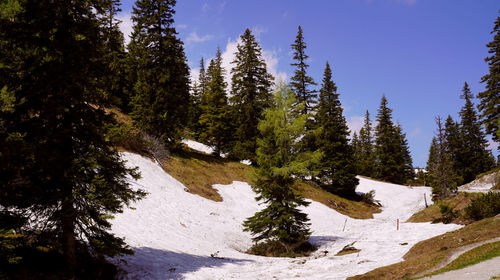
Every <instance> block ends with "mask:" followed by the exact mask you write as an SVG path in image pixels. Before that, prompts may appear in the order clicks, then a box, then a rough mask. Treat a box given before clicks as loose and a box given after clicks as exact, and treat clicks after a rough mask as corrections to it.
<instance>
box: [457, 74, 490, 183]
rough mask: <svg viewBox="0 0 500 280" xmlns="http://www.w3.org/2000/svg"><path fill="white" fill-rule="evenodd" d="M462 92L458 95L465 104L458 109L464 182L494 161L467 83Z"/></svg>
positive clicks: (469, 180)
mask: <svg viewBox="0 0 500 280" xmlns="http://www.w3.org/2000/svg"><path fill="white" fill-rule="evenodd" d="M462 92H463V94H462V95H461V96H460V97H461V98H462V99H464V100H465V104H464V106H463V107H462V109H461V110H460V117H461V123H460V128H461V135H462V137H463V144H464V148H465V149H464V154H463V160H464V161H466V162H464V169H463V174H462V175H463V179H464V183H468V182H471V181H472V180H474V179H475V178H476V175H478V174H480V173H483V172H486V171H488V170H490V169H491V168H493V166H494V164H495V162H494V158H493V157H492V155H491V153H490V152H489V151H488V150H487V149H486V147H487V141H486V138H485V135H484V133H483V130H482V128H481V123H480V122H479V120H478V117H477V113H476V110H475V108H474V104H473V103H472V99H473V98H474V97H473V95H472V93H471V91H470V88H469V85H468V84H467V83H465V84H464V87H463V89H462Z"/></svg>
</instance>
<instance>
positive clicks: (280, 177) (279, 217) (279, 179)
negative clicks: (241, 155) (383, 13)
mask: <svg viewBox="0 0 500 280" xmlns="http://www.w3.org/2000/svg"><path fill="white" fill-rule="evenodd" d="M294 104H295V98H294V96H293V93H292V91H291V90H290V89H289V88H288V87H287V86H285V85H281V86H280V89H279V90H278V91H276V93H275V97H274V104H273V105H274V106H273V107H272V108H269V109H267V110H266V111H265V112H264V119H263V120H261V121H260V123H259V131H260V132H261V138H259V139H258V148H257V162H258V166H259V168H258V169H257V173H256V174H257V180H256V182H255V183H254V184H253V185H252V188H253V190H254V191H255V192H256V193H257V197H256V200H257V201H262V202H263V203H265V204H266V207H265V208H264V209H263V210H261V211H259V212H257V213H255V215H253V216H252V217H250V218H248V219H247V220H246V221H245V222H244V223H243V226H244V230H245V231H250V232H251V233H252V235H253V236H254V237H253V240H254V241H255V242H259V241H279V242H281V243H282V244H283V245H285V247H286V248H287V249H288V248H290V247H291V245H293V244H297V243H301V242H304V241H307V239H308V238H309V236H310V234H311V232H310V231H309V223H308V221H309V219H308V217H307V214H305V213H303V212H301V211H300V210H299V209H298V207H300V206H307V205H308V204H309V202H307V201H306V200H304V198H302V197H300V196H298V195H297V194H295V193H294V192H293V190H292V186H293V185H294V183H295V176H301V175H305V174H306V173H307V165H308V164H309V163H310V160H311V159H315V158H316V159H317V158H318V154H317V153H315V154H311V153H308V154H304V153H302V152H301V151H300V149H299V147H298V146H297V142H298V139H299V138H300V137H301V135H303V133H304V131H305V122H306V118H307V115H301V116H299V117H297V116H296V114H295V112H294Z"/></svg>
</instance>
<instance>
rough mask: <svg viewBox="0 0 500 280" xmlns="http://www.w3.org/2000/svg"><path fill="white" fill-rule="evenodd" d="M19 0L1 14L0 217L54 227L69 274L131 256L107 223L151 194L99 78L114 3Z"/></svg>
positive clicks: (36, 228)
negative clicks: (122, 140)
mask: <svg viewBox="0 0 500 280" xmlns="http://www.w3.org/2000/svg"><path fill="white" fill-rule="evenodd" d="M14 2H15V5H12V6H9V5H7V9H4V8H5V7H6V6H4V5H2V12H0V21H1V22H0V42H1V44H0V45H1V47H0V65H2V66H1V67H0V88H2V91H1V92H2V104H1V105H2V106H1V111H0V185H1V186H2V188H1V190H0V212H1V216H2V219H0V220H1V221H0V222H2V223H3V222H5V221H6V219H4V217H5V216H10V217H12V216H16V217H17V218H18V219H17V221H21V222H20V224H18V225H17V226H18V230H19V229H23V230H25V231H27V230H31V231H32V232H37V231H40V230H43V231H45V232H46V233H48V234H49V236H51V237H53V238H52V240H51V242H53V244H52V246H54V247H55V248H57V249H58V250H61V251H62V252H63V253H64V256H65V260H66V262H67V268H68V269H69V270H70V271H74V270H75V269H76V267H77V266H78V265H79V260H78V255H79V253H81V254H85V255H87V254H89V253H90V254H92V255H94V256H96V257H101V258H102V257H103V256H106V255H107V256H114V255H117V254H122V253H130V252H131V251H130V250H128V249H127V247H126V246H125V243H124V241H123V239H121V238H118V237H115V236H114V235H113V234H111V233H110V232H109V229H110V227H111V225H110V223H109V221H108V218H109V217H110V215H112V214H113V213H117V212H120V211H122V208H123V206H124V205H127V204H128V203H130V202H131V201H134V200H136V199H139V198H141V197H142V196H143V195H144V193H143V192H141V191H134V190H132V189H131V187H130V186H129V183H128V181H127V180H126V176H127V175H131V176H133V177H135V178H137V177H138V174H137V173H136V172H135V171H134V170H132V169H129V168H126V167H125V165H124V162H123V161H122V160H120V158H119V155H118V153H117V151H116V150H115V149H113V147H112V144H111V143H110V142H109V141H107V140H106V138H105V134H106V129H105V127H106V126H105V124H109V123H112V122H113V118H112V117H111V116H110V115H107V114H106V113H105V112H104V110H103V107H102V105H104V104H106V101H107V99H106V97H105V95H103V94H102V93H103V92H104V91H105V88H106V87H105V86H103V84H101V83H99V82H97V81H99V78H100V77H101V75H103V74H104V75H107V72H105V71H107V70H109V67H108V65H106V64H104V63H103V60H102V59H101V58H102V57H103V55H105V52H106V48H105V45H104V44H103V40H101V35H102V34H103V29H102V25H101V22H100V21H99V15H98V14H96V12H97V11H104V10H106V9H108V8H109V3H107V2H106V1H90V2H83V1H63V0H59V1H58V0H53V1H19V2H17V1H12V2H10V3H11V4H12V3H14ZM2 4H4V3H2ZM103 71H104V72H103ZM28 215H29V216H30V217H31V218H34V219H33V220H32V221H35V222H31V223H27V220H28ZM13 226H15V225H14V224H1V227H3V228H5V227H13Z"/></svg>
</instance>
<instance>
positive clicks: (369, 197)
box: [361, 190, 382, 206]
mask: <svg viewBox="0 0 500 280" xmlns="http://www.w3.org/2000/svg"><path fill="white" fill-rule="evenodd" d="M361 201H363V202H365V203H367V204H370V205H376V206H382V204H380V201H378V200H376V199H375V190H371V191H369V192H367V193H362V194H361Z"/></svg>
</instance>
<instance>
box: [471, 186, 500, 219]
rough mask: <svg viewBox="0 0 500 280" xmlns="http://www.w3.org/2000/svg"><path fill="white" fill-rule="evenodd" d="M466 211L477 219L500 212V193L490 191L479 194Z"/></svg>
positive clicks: (472, 217)
mask: <svg viewBox="0 0 500 280" xmlns="http://www.w3.org/2000/svg"><path fill="white" fill-rule="evenodd" d="M465 213H466V215H467V217H469V218H471V219H474V220H476V221H478V220H481V219H484V218H489V217H493V216H496V215H497V214H499V213H500V193H494V192H489V193H487V194H482V195H480V196H478V197H477V198H475V199H473V200H471V202H470V204H469V205H468V206H467V207H466V208H465Z"/></svg>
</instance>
